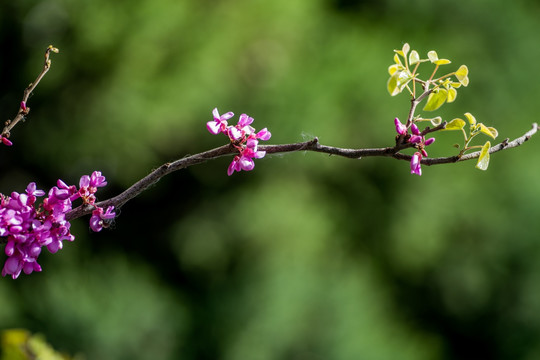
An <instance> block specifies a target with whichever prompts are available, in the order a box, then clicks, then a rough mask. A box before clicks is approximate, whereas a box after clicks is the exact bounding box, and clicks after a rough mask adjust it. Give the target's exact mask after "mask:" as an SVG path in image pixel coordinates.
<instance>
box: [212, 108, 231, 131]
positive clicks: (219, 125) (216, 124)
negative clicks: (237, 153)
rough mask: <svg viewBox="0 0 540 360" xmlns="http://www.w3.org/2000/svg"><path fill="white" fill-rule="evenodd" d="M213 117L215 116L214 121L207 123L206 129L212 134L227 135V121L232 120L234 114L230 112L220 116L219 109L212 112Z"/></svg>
mask: <svg viewBox="0 0 540 360" xmlns="http://www.w3.org/2000/svg"><path fill="white" fill-rule="evenodd" d="M212 115H214V120H213V121H209V122H207V123H206V128H207V129H208V131H209V132H210V133H211V134H214V135H217V134H219V133H221V132H222V133H226V132H227V120H229V119H230V118H232V117H233V116H234V114H233V113H232V112H230V111H229V112H228V113H226V114H223V115H219V112H218V109H217V108H215V109H214V110H213V111H212Z"/></svg>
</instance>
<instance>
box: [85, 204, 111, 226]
mask: <svg viewBox="0 0 540 360" xmlns="http://www.w3.org/2000/svg"><path fill="white" fill-rule="evenodd" d="M113 210H114V206H109V207H108V208H107V210H105V212H104V211H103V208H100V207H98V208H96V209H95V210H94V211H92V217H91V218H90V229H92V231H95V232H99V231H101V230H102V229H103V227H104V226H105V225H106V223H107V220H112V219H114V217H115V216H116V213H115V212H114V211H113Z"/></svg>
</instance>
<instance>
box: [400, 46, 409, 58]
mask: <svg viewBox="0 0 540 360" xmlns="http://www.w3.org/2000/svg"><path fill="white" fill-rule="evenodd" d="M410 49H411V47H410V46H409V44H408V43H405V44H403V48H401V52H402V55H403V57H404V58H405V57H406V56H407V54H408V53H409V50H410Z"/></svg>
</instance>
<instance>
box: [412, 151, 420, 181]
mask: <svg viewBox="0 0 540 360" xmlns="http://www.w3.org/2000/svg"><path fill="white" fill-rule="evenodd" d="M421 161H422V154H420V153H419V152H415V153H414V155H413V156H412V159H411V174H416V175H418V176H421V175H422V168H421V166H420V162H421Z"/></svg>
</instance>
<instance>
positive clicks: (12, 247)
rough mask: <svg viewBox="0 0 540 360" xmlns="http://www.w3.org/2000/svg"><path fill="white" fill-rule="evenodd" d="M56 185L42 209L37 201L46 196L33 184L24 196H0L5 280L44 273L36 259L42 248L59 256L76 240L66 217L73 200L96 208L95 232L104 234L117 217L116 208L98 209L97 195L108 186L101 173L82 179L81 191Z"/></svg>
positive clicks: (43, 203)
mask: <svg viewBox="0 0 540 360" xmlns="http://www.w3.org/2000/svg"><path fill="white" fill-rule="evenodd" d="M56 185H57V186H54V187H53V188H51V189H50V190H49V193H48V196H47V197H46V198H45V199H44V200H43V202H42V203H41V204H39V205H36V200H37V198H38V197H40V196H43V195H45V191H43V190H38V189H37V187H36V183H34V182H31V183H30V184H28V186H27V187H26V191H25V192H24V193H18V192H12V193H11V196H5V195H3V194H0V237H1V238H2V239H3V240H4V241H5V242H6V246H5V253H6V255H7V256H8V258H7V260H6V262H5V264H4V267H3V269H2V276H6V275H11V277H12V278H13V279H16V278H17V277H19V275H20V274H21V271H24V273H25V274H30V273H32V272H33V271H41V266H40V265H39V264H38V262H37V258H38V256H39V254H40V253H41V249H42V247H44V246H45V247H47V250H49V251H50V252H51V253H56V252H57V251H58V250H60V249H62V241H64V240H68V241H73V240H74V239H75V237H74V236H73V235H72V234H71V233H70V231H69V229H70V227H71V224H70V223H69V221H68V220H66V213H67V212H68V211H70V210H71V209H72V202H73V201H74V200H76V199H78V198H81V199H82V201H83V203H84V204H85V205H89V206H93V207H94V211H93V212H92V217H91V218H90V228H91V229H92V230H93V231H101V229H102V228H103V227H104V226H106V224H107V223H108V221H111V220H112V219H113V218H114V217H115V213H114V207H112V206H109V207H108V208H107V209H102V208H99V207H97V206H95V202H96V197H95V195H94V194H95V193H96V191H97V189H98V188H100V187H103V186H105V185H107V181H106V180H105V177H104V176H102V175H101V172H99V171H94V172H93V173H92V174H91V175H90V176H89V175H84V176H82V177H81V179H80V181H79V188H78V189H77V187H76V186H75V185H70V186H68V185H66V183H64V182H63V181H62V180H58V181H57V184H56Z"/></svg>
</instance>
